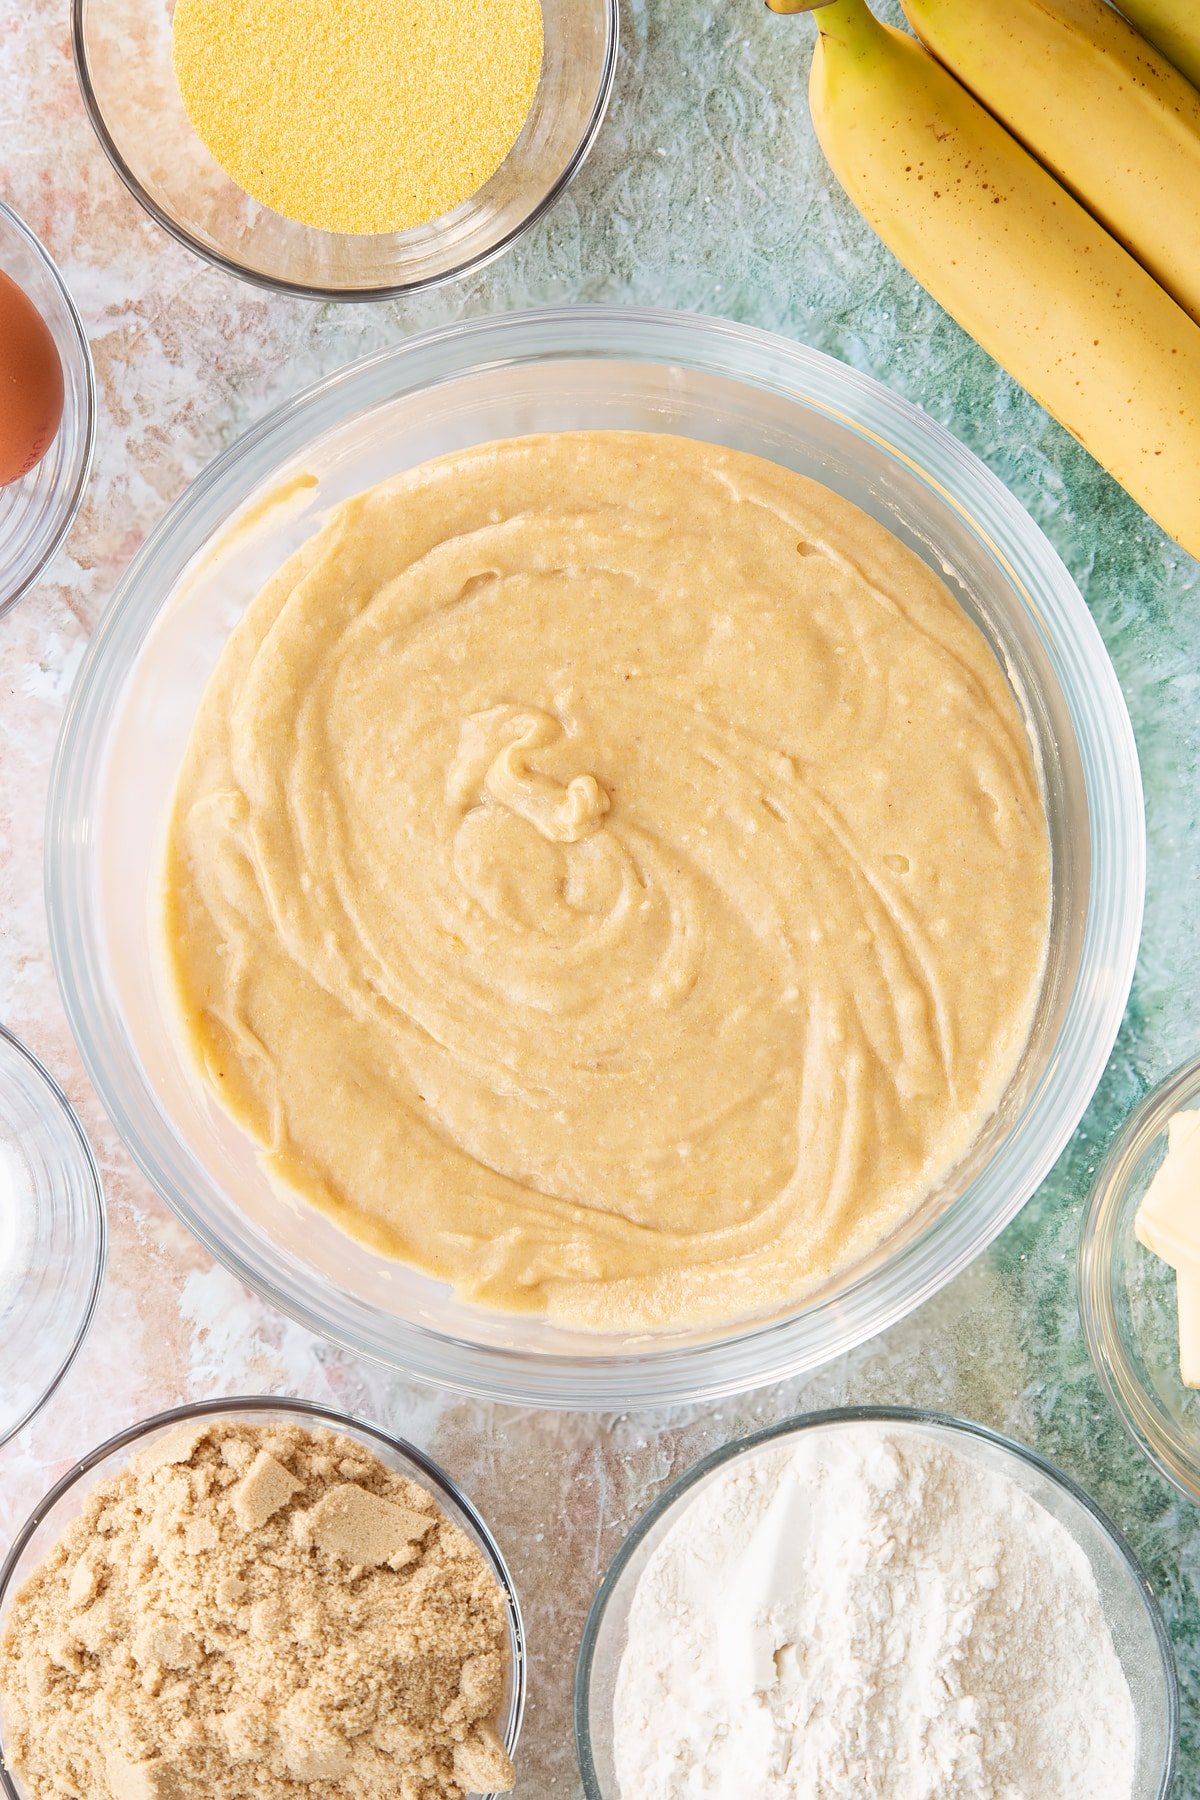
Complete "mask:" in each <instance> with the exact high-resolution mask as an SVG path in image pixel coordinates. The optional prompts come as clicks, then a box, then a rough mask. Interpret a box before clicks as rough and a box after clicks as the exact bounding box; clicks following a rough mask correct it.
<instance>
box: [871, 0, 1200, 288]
mask: <svg viewBox="0 0 1200 1800" xmlns="http://www.w3.org/2000/svg"><path fill="white" fill-rule="evenodd" d="M901 4H902V6H903V7H904V16H905V18H906V19H907V20H908V22H909V24H910V25H911V26H912V28H913V30H914V31H915V32H916V34H917V36H918V37H919V38H920V40H921V42H922V43H923V44H924V45H925V46H926V48H927V49H929V50H932V51H933V54H934V55H935V56H936V57H937V59H938V61H939V62H941V63H944V64H945V65H946V67H947V68H948V69H949V70H950V72H951V74H953V75H957V76H958V79H959V80H960V81H961V82H962V83H963V84H964V86H966V87H969V88H970V90H971V92H972V93H973V94H974V96H975V98H976V99H977V100H982V102H983V104H984V105H985V106H986V107H987V109H988V111H989V112H992V113H995V115H996V117H997V118H998V119H1001V120H1003V122H1004V124H1005V125H1007V126H1008V129H1009V130H1010V131H1011V132H1012V133H1013V135H1014V137H1018V138H1020V140H1021V142H1022V143H1023V144H1024V145H1025V147H1026V149H1027V150H1032V151H1033V154H1034V155H1035V156H1036V157H1037V158H1038V160H1039V162H1043V163H1045V165H1046V167H1047V168H1048V169H1049V170H1050V171H1051V172H1052V173H1053V174H1055V175H1057V176H1058V179H1059V180H1060V181H1061V182H1062V183H1063V185H1064V187H1068V188H1070V190H1071V192H1072V193H1073V194H1074V195H1075V198H1076V199H1077V200H1082V202H1083V204H1084V205H1085V206H1086V207H1087V209H1088V211H1089V212H1092V213H1094V214H1095V215H1096V217H1097V218H1098V219H1099V221H1100V223H1101V224H1102V225H1104V226H1106V227H1107V228H1108V230H1109V231H1111V232H1112V234H1113V236H1114V237H1115V238H1119V239H1120V241H1121V243H1123V244H1124V245H1125V248H1126V249H1127V250H1131V251H1132V252H1133V254H1134V255H1135V256H1136V257H1137V259H1138V261H1139V262H1140V263H1141V264H1142V266H1143V268H1146V269H1148V270H1149V271H1150V273H1151V275H1153V276H1154V279H1155V280H1156V281H1157V282H1158V284H1159V286H1160V287H1164V288H1166V290H1167V292H1168V294H1171V295H1172V296H1173V297H1174V298H1175V299H1176V300H1178V302H1179V304H1180V306H1182V307H1183V309H1184V311H1185V312H1188V313H1190V314H1191V316H1192V318H1193V319H1195V320H1197V321H1198V322H1200V93H1197V92H1196V89H1195V88H1194V87H1193V86H1192V84H1191V82H1190V81H1185V80H1184V78H1183V76H1182V75H1181V74H1180V73H1179V71H1178V69H1174V68H1172V66H1171V64H1170V63H1169V62H1168V61H1167V60H1166V58H1165V57H1163V56H1160V54H1159V53H1158V51H1157V50H1154V49H1152V48H1151V46H1150V45H1149V44H1147V43H1146V42H1145V41H1144V40H1143V39H1142V38H1140V37H1139V36H1138V34H1137V32H1136V31H1135V30H1134V29H1133V26H1132V25H1130V24H1128V23H1127V22H1126V21H1125V20H1124V19H1123V18H1122V17H1121V15H1120V13H1118V12H1114V11H1113V9H1112V7H1111V6H1109V5H1108V4H1107V0H1048V3H1046V0H1006V4H1005V5H1004V6H1003V7H998V6H996V4H995V0H901ZM1195 5H1196V14H1197V18H1200V0H1195Z"/></svg>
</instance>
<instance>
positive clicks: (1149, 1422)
mask: <svg viewBox="0 0 1200 1800" xmlns="http://www.w3.org/2000/svg"><path fill="white" fill-rule="evenodd" d="M1191 1113H1196V1115H1197V1119H1198V1120H1200V1056H1193V1057H1192V1058H1191V1059H1190V1060H1189V1061H1188V1062H1186V1063H1184V1064H1183V1065H1182V1066H1181V1067H1180V1068H1178V1069H1176V1070H1175V1071H1174V1072H1173V1073H1172V1074H1170V1075H1168V1076H1167V1078H1166V1080H1165V1081H1163V1082H1160V1084H1159V1085H1158V1086H1157V1087H1156V1088H1154V1089H1153V1090H1152V1091H1151V1092H1150V1093H1149V1094H1147V1096H1146V1098H1145V1099H1144V1100H1143V1101H1142V1103H1141V1105H1140V1106H1138V1107H1137V1108H1136V1110H1135V1111H1134V1112H1133V1113H1132V1114H1131V1115H1130V1117H1129V1119H1128V1120H1127V1121H1126V1123H1125V1126H1124V1128H1123V1130H1122V1131H1121V1134H1120V1136H1119V1137H1118V1138H1117V1140H1116V1142H1115V1143H1114V1144H1113V1146H1112V1149H1111V1150H1110V1151H1109V1153H1108V1156H1107V1157H1106V1158H1105V1160H1104V1162H1103V1163H1102V1164H1101V1166H1100V1169H1099V1170H1098V1172H1097V1175H1096V1179H1095V1183H1094V1185H1093V1188H1092V1196H1091V1201H1090V1204H1089V1206H1088V1212H1087V1217H1086V1219H1085V1221H1084V1226H1083V1234H1082V1236H1081V1239H1080V1244H1079V1310H1080V1313H1081V1315H1082V1318H1083V1328H1084V1332H1085V1335H1086V1337H1087V1343H1088V1349H1089V1350H1090V1352H1091V1356H1092V1361H1093V1363H1094V1364H1095V1366H1096V1372H1097V1373H1098V1375H1099V1376H1100V1380H1101V1382H1102V1383H1103V1385H1104V1389H1105V1392H1106V1393H1107V1395H1108V1397H1109V1399H1110V1400H1111V1402H1112V1404H1113V1407H1114V1408H1115V1410H1116V1413H1117V1416H1118V1418H1119V1419H1120V1420H1121V1423H1122V1424H1123V1425H1124V1426H1125V1429H1126V1430H1127V1431H1128V1432H1129V1435H1130V1436H1131V1437H1132V1439H1133V1441H1134V1443H1135V1444H1136V1445H1137V1447H1138V1449H1139V1450H1141V1451H1142V1453H1143V1455H1145V1456H1146V1457H1148V1458H1149V1460H1150V1462H1152V1463H1153V1464H1154V1466H1155V1468H1157V1469H1158V1470H1159V1471H1160V1472H1161V1473H1162V1474H1163V1475H1165V1476H1166V1478H1167V1480H1168V1481H1170V1482H1173V1483H1174V1485H1175V1486H1176V1487H1177V1488H1178V1489H1179V1491H1180V1492H1181V1493H1183V1494H1185V1495H1186V1496H1187V1498H1188V1499H1189V1500H1192V1501H1195V1502H1198V1503H1200V1390H1198V1389H1196V1388H1193V1387H1189V1386H1187V1385H1186V1384H1185V1382H1184V1380H1183V1377H1182V1375H1181V1373H1180V1308H1179V1300H1180V1283H1179V1280H1178V1277H1177V1275H1176V1272H1175V1269H1174V1268H1173V1267H1172V1265H1171V1263H1170V1262H1168V1261H1166V1260H1165V1259H1164V1258H1163V1257H1161V1256H1158V1255H1156V1254H1155V1252H1154V1251H1153V1250H1151V1249H1149V1248H1148V1247H1147V1245H1146V1243H1144V1242H1143V1241H1141V1239H1140V1237H1139V1234H1138V1232H1137V1230H1136V1229H1135V1222H1136V1220H1137V1214H1138V1209H1139V1207H1140V1206H1141V1205H1142V1202H1143V1200H1144V1199H1145V1197H1146V1194H1147V1192H1148V1190H1149V1188H1150V1185H1151V1183H1152V1181H1153V1180H1154V1179H1155V1177H1156V1176H1157V1175H1158V1174H1159V1171H1160V1170H1161V1169H1162V1168H1163V1166H1164V1164H1165V1162H1166V1159H1167V1154H1168V1127H1169V1126H1170V1124H1171V1121H1172V1119H1179V1120H1181V1121H1182V1125H1183V1134H1182V1135H1185V1136H1186V1134H1187V1126H1188V1115H1189V1114H1191ZM1173 1139H1174V1141H1173V1144H1172V1153H1173V1159H1174V1157H1176V1156H1178V1155H1179V1152H1180V1127H1179V1126H1178V1125H1177V1126H1176V1127H1175V1132H1174V1134H1173ZM1189 1160H1190V1159H1189ZM1198 1160H1200V1159H1198ZM1193 1166H1194V1165H1193ZM1196 1212H1197V1216H1198V1217H1200V1193H1198V1194H1197V1197H1196ZM1197 1271H1198V1273H1197V1274H1196V1275H1195V1276H1194V1277H1193V1279H1194V1280H1195V1281H1196V1283H1197V1285H1200V1226H1198V1228H1197ZM1186 1283H1187V1275H1186V1271H1185V1286H1186ZM1186 1316H1187V1315H1186V1300H1185V1326H1186Z"/></svg>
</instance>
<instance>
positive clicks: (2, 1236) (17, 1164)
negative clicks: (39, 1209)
mask: <svg viewBox="0 0 1200 1800" xmlns="http://www.w3.org/2000/svg"><path fill="white" fill-rule="evenodd" d="M33 1197H34V1196H33V1182H32V1180H31V1179H30V1174H29V1168H28V1165H27V1164H26V1162H25V1159H24V1157H23V1156H22V1155H21V1154H20V1152H19V1151H18V1150H17V1148H16V1146H15V1145H14V1144H12V1143H9V1142H7V1141H6V1140H5V1139H4V1138H3V1137H0V1319H3V1318H4V1315H5V1314H6V1313H7V1312H8V1310H9V1308H10V1307H11V1306H12V1304H13V1301H14V1300H15V1299H16V1295H17V1289H18V1287H19V1286H20V1284H21V1282H22V1281H23V1280H24V1279H25V1277H26V1275H27V1274H28V1271H29V1260H30V1250H31V1245H32V1238H33Z"/></svg>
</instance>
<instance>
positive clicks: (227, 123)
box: [72, 0, 618, 300]
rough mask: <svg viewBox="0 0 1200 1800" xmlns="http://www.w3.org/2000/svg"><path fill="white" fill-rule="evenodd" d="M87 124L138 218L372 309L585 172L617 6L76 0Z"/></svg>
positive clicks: (311, 292) (523, 218) (452, 264)
mask: <svg viewBox="0 0 1200 1800" xmlns="http://www.w3.org/2000/svg"><path fill="white" fill-rule="evenodd" d="M72 32H73V45H74V54H75V66H76V71H77V73H78V77H79V84H80V90H81V92H82V95H83V101H84V105H85V107H86V108H87V112H88V116H89V117H90V119H91V122H92V125H93V127H94V128H95V131H96V134H97V136H98V137H99V139H100V142H101V144H102V146H103V148H104V149H105V151H106V152H107V154H108V157H109V159H110V161H111V162H112V164H113V167H114V168H115V169H116V171H117V173H118V175H119V176H120V177H121V179H122V180H123V181H124V183H125V185H126V186H127V187H128V188H129V190H130V192H131V193H132V194H133V195H134V197H135V199H137V200H138V201H139V202H140V204H141V205H142V206H143V207H144V208H145V210H146V211H147V212H148V213H149V214H150V216H151V218H153V219H155V220H156V221H157V222H158V224H159V225H161V226H163V227H164V229H165V230H167V231H169V232H170V233H171V234H172V236H174V237H176V238H177V239H178V240H179V241H180V242H181V243H182V244H185V245H186V246H187V247H188V249H190V250H193V251H195V252H196V254H197V255H199V256H202V257H204V258H206V259H207V260H208V261H209V262H211V263H214V264H216V266H217V267H218V268H222V269H225V270H226V271H227V272H228V273H229V274H231V275H236V276H239V277H241V278H242V279H244V280H247V281H252V282H255V283H257V284H259V285H260V286H262V287H265V288H270V289H272V290H274V291H276V292H282V293H291V294H299V295H301V296H304V297H308V298H313V299H324V300H379V299H385V298H387V297H389V296H394V295H398V294H403V293H410V292H414V291H416V290H418V289H421V288H425V287H430V286H433V285H435V284H436V283H438V282H440V281H444V280H447V279H449V278H450V277H452V276H456V275H461V274H463V273H464V272H466V271H467V270H473V269H477V268H479V267H480V266H481V265H483V264H484V263H487V262H489V261H490V260H491V259H492V258H493V257H494V256H497V255H499V254H500V252H501V251H502V250H504V249H505V248H506V247H507V246H508V245H509V244H511V243H512V242H513V241H514V239H516V238H517V237H519V236H520V234H521V233H522V232H523V231H524V230H526V229H527V228H528V227H529V226H530V225H532V224H533V223H534V222H535V221H536V220H537V219H539V218H540V217H541V216H542V214H543V213H544V212H545V210H546V209H547V208H548V207H549V206H551V205H552V204H553V202H554V201H555V200H556V199H557V198H558V196H559V195H560V194H561V193H562V192H563V190H564V189H565V188H566V187H567V185H568V183H569V182H570V181H571V180H572V179H573V177H574V176H575V174H576V173H577V171H578V170H579V168H580V167H581V165H582V163H583V161H584V159H585V157H586V156H587V154H588V151H589V150H590V148H591V146H592V143H593V141H594V139H595V136H596V133H597V132H598V130H599V128H600V123H601V120H602V119H603V116H604V112H605V108H606V106H607V103H608V97H609V93H610V90H611V87H612V81H613V74H614V70H615V67H616V54H617V34H618V14H617V4H616V0H540V4H539V0H453V4H451V5H449V6H446V5H444V4H435V3H434V0H416V3H415V4H401V0H369V3H364V0H337V3H336V4H334V5H326V4H323V3H321V0H302V4H301V5H300V7H299V10H297V8H296V7H295V6H293V5H292V4H291V0H271V4H268V5H260V4H257V0H255V3H253V4H252V3H251V0H217V4H212V3H211V0H178V4H177V5H175V6H174V7H168V6H163V5H158V4H151V3H150V0H74V5H73V8H72Z"/></svg>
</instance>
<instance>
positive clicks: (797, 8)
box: [767, 0, 879, 42]
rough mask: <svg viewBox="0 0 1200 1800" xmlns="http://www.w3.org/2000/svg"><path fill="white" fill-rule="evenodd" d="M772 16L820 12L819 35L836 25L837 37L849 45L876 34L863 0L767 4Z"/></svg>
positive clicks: (781, 0) (795, 0) (875, 21)
mask: <svg viewBox="0 0 1200 1800" xmlns="http://www.w3.org/2000/svg"><path fill="white" fill-rule="evenodd" d="M767 5H768V7H769V8H770V9H771V11H772V12H773V13H806V12H818V11H819V12H820V14H821V16H820V18H819V19H818V20H817V24H818V25H819V26H820V28H821V30H822V31H823V32H828V31H829V29H830V27H831V26H834V25H836V26H837V28H838V36H839V37H845V38H847V39H848V40H849V41H851V42H853V40H854V39H855V37H856V36H857V37H859V38H860V39H862V38H865V37H866V35H867V34H868V33H869V32H872V31H877V30H878V28H879V21H878V19H877V18H876V17H875V15H874V13H873V12H872V11H871V9H870V7H869V6H867V5H866V0H767Z"/></svg>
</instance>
